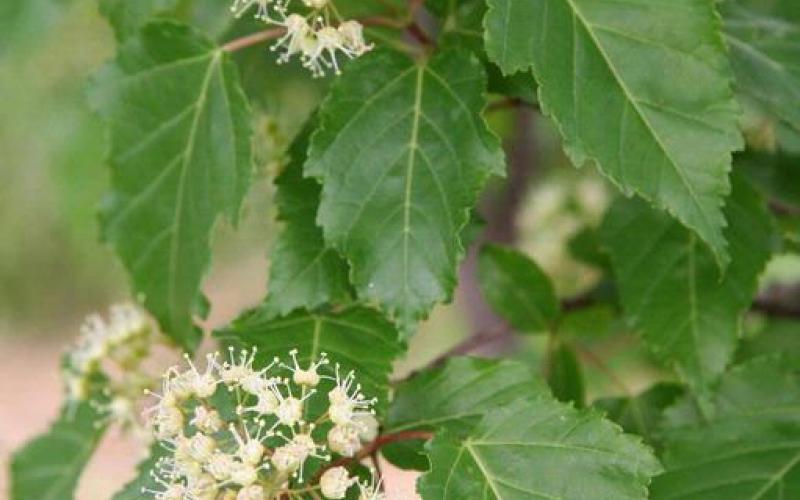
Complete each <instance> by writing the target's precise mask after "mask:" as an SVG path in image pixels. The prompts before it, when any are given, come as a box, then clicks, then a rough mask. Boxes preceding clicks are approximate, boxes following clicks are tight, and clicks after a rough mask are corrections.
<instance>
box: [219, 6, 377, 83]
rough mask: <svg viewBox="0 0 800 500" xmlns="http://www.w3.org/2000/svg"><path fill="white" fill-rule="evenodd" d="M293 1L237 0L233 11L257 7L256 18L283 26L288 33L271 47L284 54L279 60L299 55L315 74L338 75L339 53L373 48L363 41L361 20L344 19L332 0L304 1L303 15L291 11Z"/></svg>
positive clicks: (351, 53)
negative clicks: (328, 71)
mask: <svg viewBox="0 0 800 500" xmlns="http://www.w3.org/2000/svg"><path fill="white" fill-rule="evenodd" d="M291 3H292V0H234V3H233V5H232V6H231V11H232V12H233V13H234V14H235V15H236V16H237V17H238V16H241V15H242V14H244V13H245V12H248V11H250V10H253V8H254V7H255V9H254V10H255V17H256V19H258V20H261V21H263V22H265V23H266V24H269V25H273V26H278V27H280V28H283V29H284V30H285V33H284V34H283V36H282V37H280V38H279V39H278V41H277V42H276V43H275V44H274V45H272V46H271V47H270V50H272V51H279V52H280V53H281V54H280V56H279V57H278V62H279V63H285V62H288V61H289V60H290V59H291V58H292V57H293V56H295V55H297V56H299V58H300V60H301V62H302V64H303V66H305V67H306V68H308V69H309V70H310V71H311V73H312V75H313V76H314V77H322V76H324V75H325V72H326V70H333V71H334V72H335V73H336V74H339V73H340V69H339V61H338V60H337V54H339V53H341V54H344V55H345V56H346V57H348V58H350V59H352V58H355V57H358V56H360V55H362V54H364V53H365V52H367V51H369V50H370V49H372V45H371V44H367V43H366V42H365V41H364V27H363V26H362V25H361V23H359V22H358V21H355V20H344V19H341V17H340V16H339V13H338V12H337V11H336V9H335V7H334V6H333V3H332V1H331V0H302V4H303V6H304V9H305V11H306V12H305V13H303V14H300V13H298V12H292V11H291V10H290V4H291ZM332 19H334V20H335V24H336V25H335V26H334V24H332V22H331V20H332Z"/></svg>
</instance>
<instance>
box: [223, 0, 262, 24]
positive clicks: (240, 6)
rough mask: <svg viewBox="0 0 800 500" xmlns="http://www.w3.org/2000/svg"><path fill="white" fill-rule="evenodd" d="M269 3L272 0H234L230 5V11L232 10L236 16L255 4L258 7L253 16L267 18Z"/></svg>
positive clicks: (239, 15)
mask: <svg viewBox="0 0 800 500" xmlns="http://www.w3.org/2000/svg"><path fill="white" fill-rule="evenodd" d="M270 3H272V0H234V1H233V5H231V12H233V15H235V16H236V17H241V16H242V14H244V13H245V12H247V11H248V10H250V8H251V7H253V6H254V5H255V6H257V7H258V10H256V14H255V18H256V19H264V20H266V19H268V18H269V10H268V9H269V4H270Z"/></svg>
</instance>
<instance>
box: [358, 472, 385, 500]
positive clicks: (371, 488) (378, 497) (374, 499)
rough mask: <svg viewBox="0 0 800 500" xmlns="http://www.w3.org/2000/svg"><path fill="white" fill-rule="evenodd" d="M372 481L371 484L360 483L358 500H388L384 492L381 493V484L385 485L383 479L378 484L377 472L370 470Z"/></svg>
mask: <svg viewBox="0 0 800 500" xmlns="http://www.w3.org/2000/svg"><path fill="white" fill-rule="evenodd" d="M370 473H371V479H370V481H369V482H366V481H364V482H360V481H359V483H358V491H359V495H358V500H387V497H386V495H385V494H383V492H381V484H382V483H383V478H381V479H379V480H378V481H377V482H376V481H375V476H376V474H375V471H374V470H372V469H370Z"/></svg>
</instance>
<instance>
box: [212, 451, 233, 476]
mask: <svg viewBox="0 0 800 500" xmlns="http://www.w3.org/2000/svg"><path fill="white" fill-rule="evenodd" d="M235 468H236V460H234V459H233V456H232V455H229V454H227V453H222V452H217V453H215V454H214V456H212V457H211V458H210V459H209V460H208V463H207V464H206V470H208V472H209V473H210V474H211V475H212V476H214V479H216V480H218V481H224V480H226V479H228V478H229V477H231V474H232V473H233V470H234V469H235Z"/></svg>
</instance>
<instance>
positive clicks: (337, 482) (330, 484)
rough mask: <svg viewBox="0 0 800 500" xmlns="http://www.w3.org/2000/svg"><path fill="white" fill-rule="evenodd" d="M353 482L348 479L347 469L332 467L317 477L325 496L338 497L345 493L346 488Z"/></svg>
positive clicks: (342, 496) (343, 495)
mask: <svg viewBox="0 0 800 500" xmlns="http://www.w3.org/2000/svg"><path fill="white" fill-rule="evenodd" d="M354 482H355V480H354V479H350V475H349V474H348V473H347V469H345V468H344V467H333V468H331V469H328V470H326V471H325V473H324V474H322V477H320V479H319V486H320V490H321V491H322V494H323V495H324V496H325V498H330V499H339V498H344V497H345V495H347V489H348V488H349V487H350V486H351V485H352V484H353V483H354Z"/></svg>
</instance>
